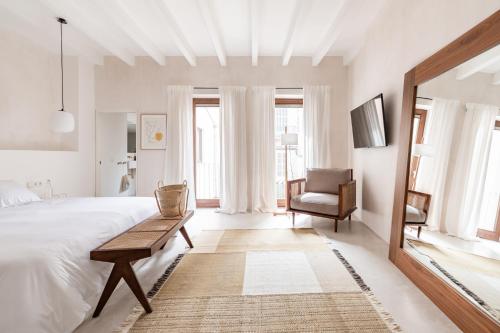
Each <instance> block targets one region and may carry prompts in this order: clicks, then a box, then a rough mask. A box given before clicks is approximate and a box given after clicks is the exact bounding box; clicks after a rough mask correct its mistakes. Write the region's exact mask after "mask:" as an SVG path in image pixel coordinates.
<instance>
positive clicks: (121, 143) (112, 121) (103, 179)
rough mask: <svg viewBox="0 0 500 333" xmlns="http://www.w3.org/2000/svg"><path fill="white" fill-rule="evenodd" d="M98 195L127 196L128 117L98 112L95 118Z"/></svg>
mask: <svg viewBox="0 0 500 333" xmlns="http://www.w3.org/2000/svg"><path fill="white" fill-rule="evenodd" d="M96 162H97V168H96V180H97V181H96V183H97V184H96V189H97V196H100V197H117V196H127V195H128V190H125V191H123V188H121V182H122V177H124V176H125V177H126V175H127V167H128V166H127V114H126V113H121V112H115V113H111V112H98V113H97V116H96Z"/></svg>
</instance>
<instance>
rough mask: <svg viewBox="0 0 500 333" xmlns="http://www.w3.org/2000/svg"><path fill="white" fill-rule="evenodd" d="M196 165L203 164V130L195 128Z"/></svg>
mask: <svg viewBox="0 0 500 333" xmlns="http://www.w3.org/2000/svg"><path fill="white" fill-rule="evenodd" d="M196 163H203V128H200V127H196Z"/></svg>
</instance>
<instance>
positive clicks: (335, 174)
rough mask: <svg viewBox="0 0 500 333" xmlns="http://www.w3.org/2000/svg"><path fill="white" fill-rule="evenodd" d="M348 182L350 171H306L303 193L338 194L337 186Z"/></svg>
mask: <svg viewBox="0 0 500 333" xmlns="http://www.w3.org/2000/svg"><path fill="white" fill-rule="evenodd" d="M350 180H351V170H350V169H307V176H306V186H305V189H304V192H316V193H330V194H339V185H340V184H345V183H347V182H349V181H350Z"/></svg>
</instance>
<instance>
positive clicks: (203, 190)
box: [193, 98, 220, 207]
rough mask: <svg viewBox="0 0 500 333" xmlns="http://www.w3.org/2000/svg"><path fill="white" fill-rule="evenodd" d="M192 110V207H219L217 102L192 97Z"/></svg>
mask: <svg viewBox="0 0 500 333" xmlns="http://www.w3.org/2000/svg"><path fill="white" fill-rule="evenodd" d="M193 111H194V117H193V127H194V128H193V135H194V145H195V150H194V161H195V163H194V166H195V194H196V206H197V207H219V198H220V126H219V120H220V108H219V99H218V98H195V99H194V100H193Z"/></svg>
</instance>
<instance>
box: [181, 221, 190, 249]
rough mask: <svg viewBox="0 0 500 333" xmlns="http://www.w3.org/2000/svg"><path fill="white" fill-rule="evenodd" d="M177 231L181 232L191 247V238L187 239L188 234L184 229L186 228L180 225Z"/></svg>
mask: <svg viewBox="0 0 500 333" xmlns="http://www.w3.org/2000/svg"><path fill="white" fill-rule="evenodd" d="M179 231H180V232H181V234H182V237H184V239H185V240H186V243H188V245H189V247H190V248H193V243H191V239H189V235H188V233H187V231H186V228H184V226H182V227H181V228H180V229H179Z"/></svg>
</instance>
